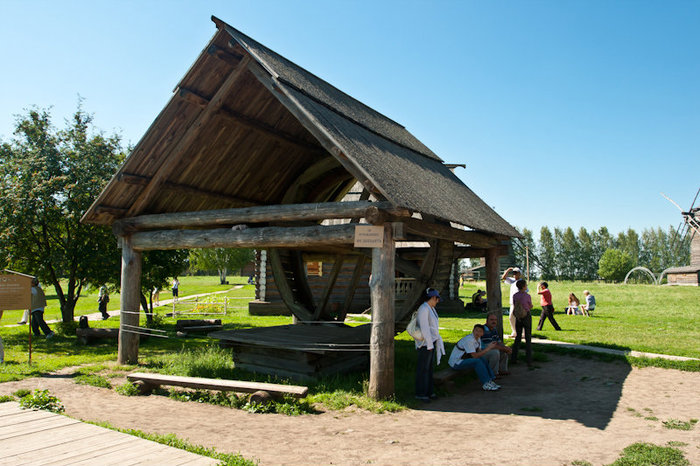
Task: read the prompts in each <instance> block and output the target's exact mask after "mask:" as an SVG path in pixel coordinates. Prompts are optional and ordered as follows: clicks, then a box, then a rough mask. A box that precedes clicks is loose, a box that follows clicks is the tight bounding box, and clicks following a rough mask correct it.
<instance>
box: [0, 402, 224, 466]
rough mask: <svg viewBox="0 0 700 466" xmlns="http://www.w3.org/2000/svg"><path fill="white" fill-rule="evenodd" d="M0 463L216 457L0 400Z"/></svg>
mask: <svg viewBox="0 0 700 466" xmlns="http://www.w3.org/2000/svg"><path fill="white" fill-rule="evenodd" d="M0 464H11V465H23V464H26V465H30V464H31V465H64V464H65V465H67V464H70V465H98V464H99V465H133V464H150V465H158V464H162V465H165V464H167V465H192V466H200V465H202V466H204V465H214V464H218V461H217V460H215V459H213V458H208V457H206V456H200V455H196V454H194V453H190V452H187V451H184V450H179V449H177V448H173V447H169V446H166V445H161V444H160V443H156V442H152V441H150V440H144V439H141V438H138V437H134V436H132V435H127V434H123V433H121V432H116V431H113V430H110V429H105V428H104V427H98V426H95V425H92V424H86V423H84V422H80V421H78V420H75V419H71V418H69V417H66V416H62V415H60V414H54V413H50V412H48V411H33V410H25V409H22V408H20V407H19V404H18V403H16V402H8V403H0Z"/></svg>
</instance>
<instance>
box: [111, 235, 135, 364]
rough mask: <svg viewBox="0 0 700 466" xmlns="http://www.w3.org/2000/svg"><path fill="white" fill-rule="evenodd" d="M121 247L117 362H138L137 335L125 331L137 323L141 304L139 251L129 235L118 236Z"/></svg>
mask: <svg viewBox="0 0 700 466" xmlns="http://www.w3.org/2000/svg"><path fill="white" fill-rule="evenodd" d="M120 242H121V247H122V277H121V280H122V283H121V284H122V286H121V303H120V309H121V313H120V321H119V349H118V353H117V354H118V358H117V362H118V363H119V364H138V362H139V335H138V334H135V333H131V332H125V331H124V330H125V328H128V327H126V326H135V327H138V325H139V308H140V306H141V252H140V251H136V250H134V248H133V247H132V245H131V237H130V236H122V237H120Z"/></svg>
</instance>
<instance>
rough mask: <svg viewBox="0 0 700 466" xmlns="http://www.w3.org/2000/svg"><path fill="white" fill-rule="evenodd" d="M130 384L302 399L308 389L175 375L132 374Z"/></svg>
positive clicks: (128, 376) (296, 386)
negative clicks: (266, 394) (257, 393)
mask: <svg viewBox="0 0 700 466" xmlns="http://www.w3.org/2000/svg"><path fill="white" fill-rule="evenodd" d="M126 378H127V379H128V380H129V381H130V382H136V381H141V382H143V383H146V384H150V385H152V386H161V385H167V386H175V387H186V388H194V389H201V390H220V391H232V392H239V393H254V392H257V391H258V390H264V391H266V392H269V393H271V394H274V395H291V396H294V397H296V398H303V397H305V396H306V394H307V393H308V392H309V388H308V387H303V386H299V385H282V384H276V383H263V382H249V381H244V380H228V379H207V378H203V377H182V376H177V375H165V374H152V373H145V372H134V373H131V374H129V375H127V376H126Z"/></svg>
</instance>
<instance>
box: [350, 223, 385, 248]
mask: <svg viewBox="0 0 700 466" xmlns="http://www.w3.org/2000/svg"><path fill="white" fill-rule="evenodd" d="M383 245H384V227H383V226H378V227H376V226H374V225H357V226H355V247H356V248H381V247H382V246H383Z"/></svg>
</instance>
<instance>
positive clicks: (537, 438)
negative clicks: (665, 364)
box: [0, 355, 700, 466]
mask: <svg viewBox="0 0 700 466" xmlns="http://www.w3.org/2000/svg"><path fill="white" fill-rule="evenodd" d="M548 357H549V361H547V362H542V363H538V368H537V369H536V370H533V371H529V370H528V369H527V367H525V366H523V365H519V366H516V367H514V368H512V369H513V370H512V375H510V376H508V377H504V378H503V379H502V380H501V383H502V385H503V388H502V389H501V390H500V391H497V392H484V391H482V390H481V388H480V387H479V385H478V384H477V383H476V382H471V383H469V384H468V385H467V386H461V387H458V388H456V389H455V390H454V391H453V394H452V395H450V396H447V397H443V398H441V399H439V400H437V401H435V402H432V403H430V404H428V405H425V406H421V407H420V409H415V410H406V411H402V412H399V413H394V414H371V413H367V412H362V411H356V410H346V411H342V412H337V411H327V412H323V413H321V414H317V415H304V416H296V417H289V416H284V415H278V414H251V413H248V412H245V411H241V410H236V409H229V408H223V407H218V406H211V405H202V404H196V403H182V402H178V401H174V400H170V399H168V398H166V397H163V396H157V395H151V396H142V397H125V396H121V395H119V394H117V393H116V392H115V391H113V390H108V389H101V388H95V387H90V386H84V385H77V384H75V383H74V382H73V381H72V379H71V378H66V377H65V376H62V375H56V376H51V377H44V378H34V379H27V380H23V381H19V382H7V383H3V384H0V394H2V395H6V394H11V393H12V392H14V391H15V390H17V389H20V388H28V389H34V388H42V389H48V390H49V391H50V392H51V393H52V394H53V395H55V396H57V397H58V398H59V399H60V400H61V401H62V402H63V404H64V405H65V407H66V414H67V415H69V416H71V417H74V418H78V419H83V420H89V421H106V422H109V423H110V424H112V425H114V426H117V427H121V428H134V429H140V430H142V431H144V432H153V433H160V434H165V433H174V434H176V435H177V436H178V437H180V438H182V439H187V440H189V441H190V442H192V443H194V444H199V445H204V446H207V447H214V448H216V449H217V450H218V451H222V452H231V453H241V454H242V455H243V456H244V457H246V458H249V459H256V460H259V461H260V464H261V465H302V464H303V465H325V464H334V465H335V464H339V465H358V464H375V465H377V464H379V465H398V464H406V465H409V464H421V465H426V464H429V465H460V466H463V465H502V464H513V465H567V464H571V462H572V461H575V460H585V461H589V462H590V463H592V464H594V465H602V464H609V463H611V462H613V461H614V460H615V459H616V458H617V457H618V456H619V453H620V451H621V450H622V449H623V448H624V447H626V446H628V445H630V444H631V443H635V442H650V443H654V444H657V445H666V444H667V443H668V442H669V441H675V442H683V443H684V444H687V445H685V446H682V447H680V448H681V450H683V451H684V453H685V455H686V458H687V459H688V460H689V461H690V463H691V464H696V465H700V425H695V426H694V428H693V429H691V430H690V431H681V430H671V429H667V428H665V427H664V426H663V423H662V422H663V421H665V420H669V419H678V420H682V421H688V420H690V419H698V418H700V373H698V372H692V373H691V372H681V371H676V370H670V369H658V368H643V369H637V368H632V367H630V366H628V365H626V364H624V363H619V362H618V363H603V362H598V361H593V360H588V359H578V358H573V357H569V356H562V355H549V356H548ZM654 418H656V419H654Z"/></svg>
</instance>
